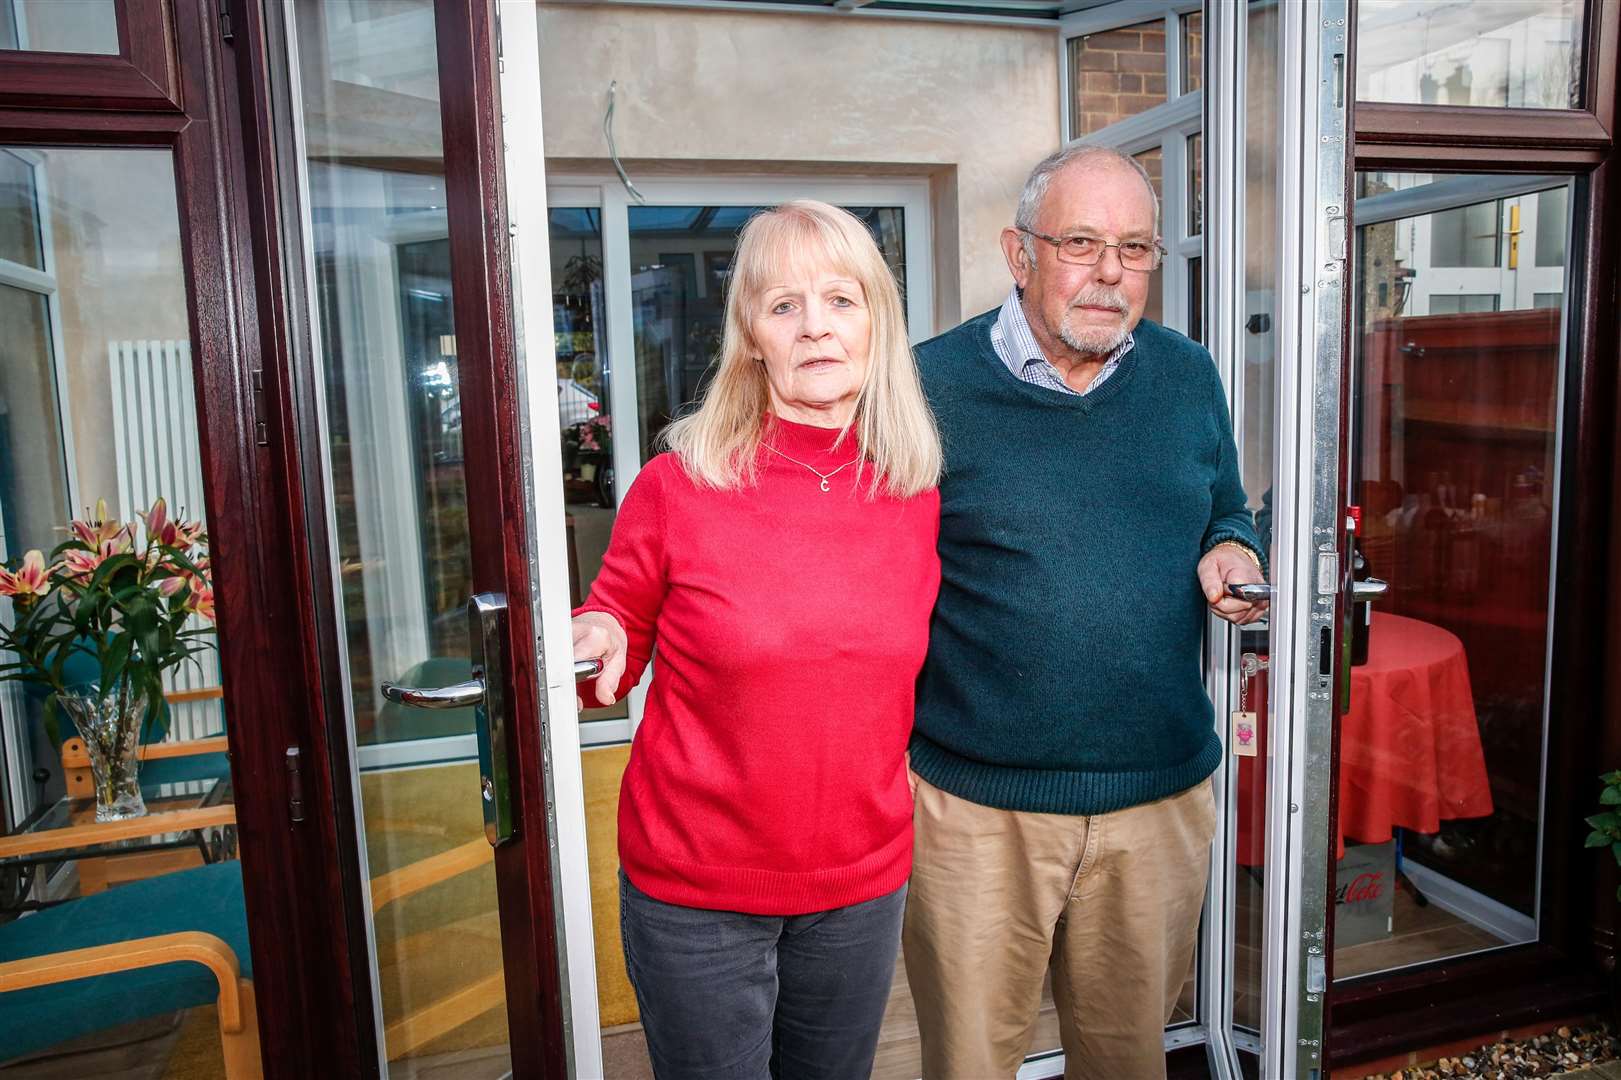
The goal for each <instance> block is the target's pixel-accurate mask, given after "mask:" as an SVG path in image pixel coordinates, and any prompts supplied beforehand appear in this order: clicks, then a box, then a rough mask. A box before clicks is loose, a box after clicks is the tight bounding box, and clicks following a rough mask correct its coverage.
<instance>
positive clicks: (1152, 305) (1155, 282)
mask: <svg viewBox="0 0 1621 1080" xmlns="http://www.w3.org/2000/svg"><path fill="white" fill-rule="evenodd" d="M1132 156H1133V157H1135V158H1136V159H1137V161H1138V163H1139V164H1141V165H1142V167H1143V171H1144V172H1146V173H1147V174H1148V179H1149V180H1150V181H1152V182H1153V185H1154V194H1155V195H1157V196H1159V198H1160V204H1161V205H1162V206H1163V205H1164V200H1165V154H1164V152H1163V151H1162V150H1161V149H1160V148H1159V147H1157V146H1156V147H1154V149H1152V150H1144V151H1143V152H1142V153H1140V154H1134V155H1132ZM1143 318H1145V319H1150V320H1152V321H1154V322H1157V323H1163V322H1164V321H1165V275H1164V273H1163V272H1160V271H1156V272H1155V273H1154V275H1153V277H1152V278H1151V279H1150V281H1149V283H1148V303H1147V304H1145V305H1144V306H1143Z"/></svg>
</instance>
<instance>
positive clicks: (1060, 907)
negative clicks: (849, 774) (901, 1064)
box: [901, 779, 1216, 1080]
mask: <svg viewBox="0 0 1621 1080" xmlns="http://www.w3.org/2000/svg"><path fill="white" fill-rule="evenodd" d="M914 821H915V824H916V841H915V847H914V853H913V865H912V881H911V890H910V893H909V894H908V898H907V903H906V921H905V928H904V931H903V933H902V938H901V941H902V950H903V953H904V956H905V962H906V980H907V982H908V983H909V984H910V985H911V989H912V1000H913V1002H914V1003H915V1005H916V1007H917V1022H918V1030H919V1032H920V1034H921V1035H922V1041H923V1076H924V1078H925V1080H991V1078H996V1077H1011V1076H1013V1075H1014V1073H1015V1072H1017V1071H1018V1068H1019V1065H1020V1063H1021V1062H1022V1061H1023V1060H1024V1056H1025V1055H1026V1054H1027V1053H1029V1051H1030V1041H1031V1038H1032V1035H1033V1032H1034V1029H1035V1024H1036V1018H1037V1013H1038V1011H1039V1009H1040V1005H1041V984H1042V976H1043V974H1044V973H1045V972H1046V971H1047V970H1049V968H1050V969H1051V971H1052V981H1053V998H1054V1002H1055V1004H1056V1005H1057V1007H1058V1022H1059V1030H1060V1033H1061V1037H1062V1039H1063V1044H1064V1076H1065V1077H1066V1080H1076V1078H1087V1080H1091V1078H1097V1080H1153V1078H1156V1077H1163V1076H1164V1075H1165V1051H1164V1043H1163V1034H1162V1033H1163V1031H1164V1027H1165V1024H1166V1022H1167V1021H1168V1020H1169V1019H1170V1016H1171V1010H1172V1008H1173V1007H1174V1006H1175V1004H1176V999H1177V997H1178V995H1179V994H1180V993H1181V990H1182V985H1183V983H1184V982H1185V981H1186V980H1187V977H1188V973H1189V971H1190V970H1191V969H1192V965H1193V955H1194V947H1195V944H1196V941H1197V936H1198V928H1199V911H1200V908H1201V907H1202V905H1203V902H1204V892H1205V879H1206V877H1207V876H1208V874H1209V869H1210V841H1211V838H1212V837H1213V836H1214V835H1215V828H1216V809H1215V800H1214V796H1213V795H1212V792H1211V786H1210V781H1208V780H1206V781H1203V782H1201V783H1198V784H1195V785H1194V786H1193V787H1191V788H1188V789H1187V790H1186V791H1183V792H1181V793H1179V794H1177V795H1172V796H1170V797H1169V798H1165V799H1160V800H1159V801H1157V802H1152V803H1146V804H1144V805H1142V806H1133V807H1130V808H1128V809H1125V810H1119V811H1116V812H1114V813H1109V814H1095V815H1092V816H1090V817H1086V816H1079V815H1072V814H1033V813H1022V812H1018V811H1011V810H996V809H993V808H991V807H988V806H981V805H979V804H977V803H973V802H969V801H967V800H965V799H960V798H957V797H956V796H955V795H948V794H947V793H945V792H944V791H941V790H940V789H939V788H936V787H934V786H933V785H931V784H929V783H927V782H925V781H923V780H921V779H920V780H919V781H918V785H917V799H916V806H915V809H914Z"/></svg>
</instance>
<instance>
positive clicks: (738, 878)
mask: <svg viewBox="0 0 1621 1080" xmlns="http://www.w3.org/2000/svg"><path fill="white" fill-rule="evenodd" d="M619 853H620V862H621V864H622V867H623V869H624V871H625V876H626V877H628V878H629V879H630V882H631V884H632V885H635V886H636V887H637V888H638V889H640V890H642V892H644V893H646V894H647V895H648V896H651V897H652V898H653V899H655V900H662V901H663V902H664V903H666V904H678V905H680V906H682V907H690V908H702V909H704V910H707V911H736V912H741V913H743V914H747V915H778V916H789V915H810V914H813V913H815V912H819V911H831V910H833V909H834V908H841V907H849V906H850V905H851V904H861V903H865V902H867V901H868V900H876V899H877V898H878V897H880V896H888V895H889V894H890V893H892V892H894V891H895V890H896V889H898V888H900V887H901V886H902V885H904V884H905V883H906V879H907V878H908V877H910V876H911V873H912V822H911V820H910V819H908V820H907V822H906V827H905V828H904V829H902V830H901V832H900V833H898V834H897V835H896V836H895V837H894V839H892V840H890V841H889V843H887V844H885V845H884V846H883V847H881V848H879V849H878V850H877V851H875V852H873V853H872V854H871V855H868V856H867V857H866V858H864V859H862V860H860V861H859V862H854V863H850V864H848V865H845V866H838V867H831V868H828V869H822V870H809V871H799V872H790V871H782V870H765V869H759V868H755V867H742V866H708V865H705V864H703V863H695V862H689V861H687V860H684V859H672V858H668V857H665V856H662V855H660V854H658V853H657V852H649V851H639V850H637V848H636V845H635V844H626V843H625V842H624V838H623V837H621V840H620V852H619Z"/></svg>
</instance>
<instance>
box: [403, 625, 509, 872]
mask: <svg viewBox="0 0 1621 1080" xmlns="http://www.w3.org/2000/svg"><path fill="white" fill-rule="evenodd" d="M506 614H507V598H506V597H505V596H503V595H502V594H500V593H479V594H478V595H477V596H474V597H473V598H472V599H470V600H468V601H467V637H468V644H469V645H470V646H471V647H472V648H471V652H472V661H473V677H472V678H471V679H469V680H468V681H467V682H460V683H457V684H455V685H454V686H442V687H426V686H399V685H396V684H394V683H384V684H383V696H384V697H385V698H387V699H388V700H389V701H392V702H396V703H397V704H400V705H409V706H411V707H412V708H415V709H466V708H469V707H471V708H472V710H473V731H474V733H475V734H476V735H477V736H478V774H479V775H478V787H479V803H480V806H481V808H482V809H483V811H484V838H485V839H486V840H488V841H489V842H490V846H491V847H497V846H499V845H501V844H504V843H506V842H507V841H508V840H510V839H512V837H513V835H514V834H515V833H516V832H517V815H516V814H515V813H514V811H513V805H512V756H511V753H510V750H509V748H508V746H507V740H508V733H507V727H508V723H507V695H506V671H505V665H504V663H503V660H502V658H503V656H504V653H503V649H504V647H505V644H506Z"/></svg>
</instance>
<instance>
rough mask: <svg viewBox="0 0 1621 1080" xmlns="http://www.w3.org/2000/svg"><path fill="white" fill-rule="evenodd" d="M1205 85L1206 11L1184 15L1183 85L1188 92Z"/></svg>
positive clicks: (1182, 88) (1183, 90) (1183, 89)
mask: <svg viewBox="0 0 1621 1080" xmlns="http://www.w3.org/2000/svg"><path fill="white" fill-rule="evenodd" d="M1203 85H1204V12H1203V11H1194V12H1189V13H1188V14H1186V15H1184V16H1182V86H1181V92H1182V93H1184V94H1186V93H1188V92H1190V91H1193V90H1197V89H1199V88H1200V87H1202V86H1203Z"/></svg>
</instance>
